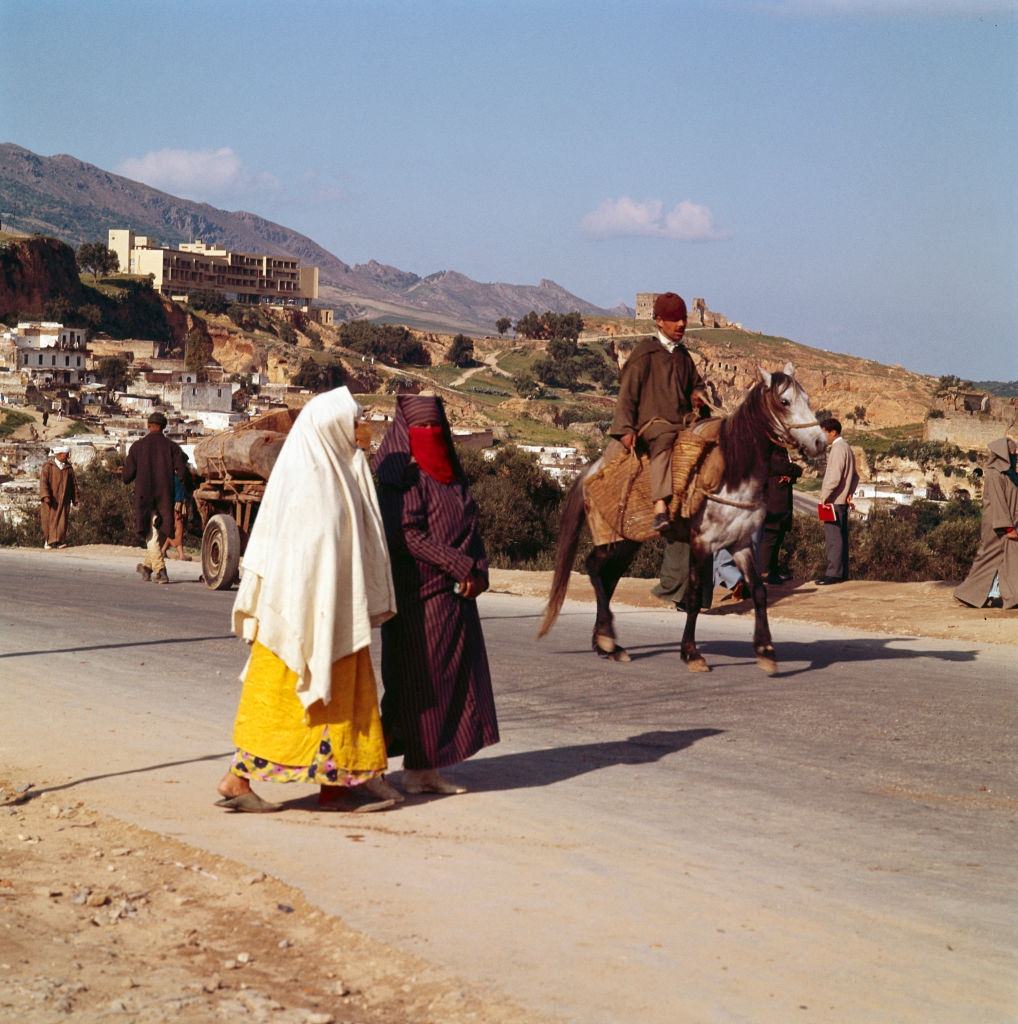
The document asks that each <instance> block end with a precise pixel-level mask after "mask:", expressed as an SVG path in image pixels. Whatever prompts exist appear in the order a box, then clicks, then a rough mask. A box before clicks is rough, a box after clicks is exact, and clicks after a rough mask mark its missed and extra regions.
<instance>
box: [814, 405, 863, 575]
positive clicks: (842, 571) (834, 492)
mask: <svg viewBox="0 0 1018 1024" xmlns="http://www.w3.org/2000/svg"><path fill="white" fill-rule="evenodd" d="M820 429H821V430H823V431H824V433H825V434H826V435H827V471H826V472H825V473H824V482H823V483H822V484H821V485H820V501H821V502H822V503H823V504H825V505H832V506H833V507H834V522H833V523H824V541H825V543H826V546H827V571H826V572H825V573H824V575H823V576H821V578H820V579H818V580H817V581H816V584H817V586H818V587H824V586H828V585H829V584H831V583H841V582H843V581H844V580H847V579H848V510H849V508H850V507H852V495H853V494H855V489H856V487H857V486H858V484H859V474H858V473H857V472H856V470H855V455H853V454H852V448H851V446H850V445H849V443H848V442H847V441H846V440H845V439H844V438H843V437H842V436H841V424H840V423H839V422H838V421H837V420H836V419H833V418H831V419H826V420H823V421H822V422H821V424H820Z"/></svg>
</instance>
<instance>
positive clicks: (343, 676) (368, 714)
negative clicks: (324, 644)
mask: <svg viewBox="0 0 1018 1024" xmlns="http://www.w3.org/2000/svg"><path fill="white" fill-rule="evenodd" d="M233 742H234V743H235V744H236V747H237V753H236V754H235V755H234V758H233V764H232V765H231V767H230V770H231V771H232V772H233V773H234V774H235V775H240V776H243V777H244V778H249V779H255V780H257V781H261V782H313V783H318V784H319V785H323V786H353V785H356V784H357V783H359V782H364V781H366V780H367V779H371V778H374V777H376V776H378V775H381V774H382V772H384V771H385V768H386V754H385V739H384V737H383V735H382V722H381V719H380V718H379V715H378V690H377V687H376V685H375V673H374V671H373V669H372V668H371V657H370V654H369V653H368V649H367V648H364V649H363V650H360V651H357V652H356V653H355V654H351V655H349V656H348V657H346V658H342V659H340V660H339V661H337V662H336V663H335V664H334V665H333V666H332V700H330V701H329V703H328V704H322V702H321V701H316V702H315V703H314V704H312V705H311V707H310V708H308V709H307V711H305V710H304V705H303V704H301V702H300V700H299V699H298V697H297V674H296V673H295V672H292V671H290V669H288V668H287V667H286V665H285V664H284V663H283V662H282V661H281V660H280V659H279V658H277V657H276V655H275V654H273V653H272V651H270V650H269V649H268V648H267V647H263V646H262V645H261V644H259V643H255V645H254V646H253V648H252V650H251V660H250V662H249V663H248V667H247V672H246V673H245V675H244V689H243V691H242V692H241V695H240V706H239V707H238V708H237V720H236V722H235V723H234V727H233Z"/></svg>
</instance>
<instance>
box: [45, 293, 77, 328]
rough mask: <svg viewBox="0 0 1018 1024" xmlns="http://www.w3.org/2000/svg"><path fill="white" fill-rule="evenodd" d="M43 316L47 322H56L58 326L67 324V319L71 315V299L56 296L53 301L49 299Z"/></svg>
mask: <svg viewBox="0 0 1018 1024" xmlns="http://www.w3.org/2000/svg"><path fill="white" fill-rule="evenodd" d="M43 314H44V315H45V317H46V319H47V320H52V321H55V322H56V323H58V324H65V323H67V318H68V317H69V316H70V315H71V302H70V299H68V298H66V297H65V296H63V295H55V296H54V297H53V298H52V299H48V300H47V302H46V305H45V306H43Z"/></svg>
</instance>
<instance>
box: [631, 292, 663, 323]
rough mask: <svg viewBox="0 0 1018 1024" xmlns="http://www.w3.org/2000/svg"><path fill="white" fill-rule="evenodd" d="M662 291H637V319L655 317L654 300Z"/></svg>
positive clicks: (651, 318)
mask: <svg viewBox="0 0 1018 1024" xmlns="http://www.w3.org/2000/svg"><path fill="white" fill-rule="evenodd" d="M658 295H660V292H637V295H636V319H637V320H653V319H654V300H655V299H656V298H657V297H658Z"/></svg>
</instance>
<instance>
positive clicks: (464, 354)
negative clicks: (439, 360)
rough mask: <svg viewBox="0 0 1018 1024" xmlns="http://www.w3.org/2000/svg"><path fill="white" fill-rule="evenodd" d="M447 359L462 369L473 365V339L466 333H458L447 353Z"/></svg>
mask: <svg viewBox="0 0 1018 1024" xmlns="http://www.w3.org/2000/svg"><path fill="white" fill-rule="evenodd" d="M445 361H446V362H447V363H452V365H453V366H458V367H460V368H461V369H462V368H463V367H465V366H471V365H472V364H473V362H474V342H473V339H471V338H468V337H467V336H466V335H465V334H457V335H456V337H455V338H453V339H452V344H451V345H450V346H449V351H448V352H446V354H445Z"/></svg>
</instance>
